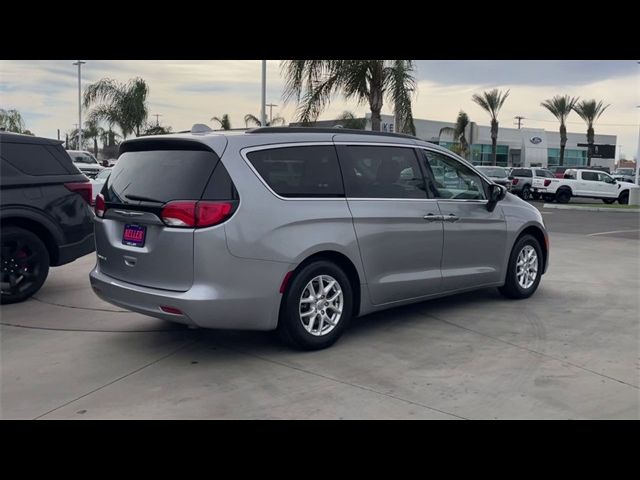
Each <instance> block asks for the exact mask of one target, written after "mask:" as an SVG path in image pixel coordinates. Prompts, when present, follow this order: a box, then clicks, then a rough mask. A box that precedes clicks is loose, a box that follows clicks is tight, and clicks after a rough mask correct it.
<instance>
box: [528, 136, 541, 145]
mask: <svg viewBox="0 0 640 480" xmlns="http://www.w3.org/2000/svg"><path fill="white" fill-rule="evenodd" d="M529 141H530V142H531V143H533V144H534V145H537V144H539V143H542V139H541V138H540V137H531V138H530V139H529Z"/></svg>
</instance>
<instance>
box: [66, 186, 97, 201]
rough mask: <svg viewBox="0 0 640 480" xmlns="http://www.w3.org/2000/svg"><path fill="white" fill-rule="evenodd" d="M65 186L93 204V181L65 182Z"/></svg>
mask: <svg viewBox="0 0 640 480" xmlns="http://www.w3.org/2000/svg"><path fill="white" fill-rule="evenodd" d="M64 186H65V188H66V189H67V190H69V191H70V192H73V193H77V194H78V195H80V196H81V197H82V199H83V200H84V201H85V202H87V204H89V205H91V197H92V193H93V189H92V188H91V182H89V181H86V182H68V183H65V184H64Z"/></svg>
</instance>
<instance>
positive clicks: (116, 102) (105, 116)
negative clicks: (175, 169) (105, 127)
mask: <svg viewBox="0 0 640 480" xmlns="http://www.w3.org/2000/svg"><path fill="white" fill-rule="evenodd" d="M148 95H149V87H148V85H147V84H146V82H145V81H144V80H143V79H142V78H139V77H136V78H134V79H131V80H129V81H128V82H127V83H120V82H117V81H116V80H112V79H110V78H103V79H101V80H99V81H97V82H96V83H93V84H91V85H89V86H88V87H87V88H86V89H85V91H84V106H85V107H89V106H91V105H94V107H93V109H92V110H91V111H90V112H89V117H88V118H89V120H104V121H106V122H107V123H108V124H109V125H117V126H118V127H119V128H120V131H121V132H122V136H123V137H124V138H127V136H128V135H130V134H132V133H134V132H135V134H136V135H137V136H139V135H140V130H141V129H142V128H144V127H145V124H146V121H147V116H148V115H149V108H148V105H147V96H148Z"/></svg>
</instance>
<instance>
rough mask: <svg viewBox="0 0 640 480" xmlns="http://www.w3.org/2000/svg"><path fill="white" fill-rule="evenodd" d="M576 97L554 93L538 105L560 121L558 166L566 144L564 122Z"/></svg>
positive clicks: (562, 162)
mask: <svg viewBox="0 0 640 480" xmlns="http://www.w3.org/2000/svg"><path fill="white" fill-rule="evenodd" d="M577 101H578V97H570V96H569V95H564V96H562V97H561V96H560V95H556V96H555V97H553V98H552V99H550V100H545V101H544V102H542V103H541V104H540V105H542V106H543V107H544V108H546V109H547V110H549V112H551V114H552V115H553V116H554V117H556V118H557V119H558V120H559V121H560V163H559V166H562V165H564V148H565V146H566V145H567V126H566V125H565V122H566V121H567V117H568V116H569V114H570V113H571V111H572V110H573V107H574V106H575V104H576V102H577Z"/></svg>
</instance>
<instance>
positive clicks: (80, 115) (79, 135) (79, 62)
mask: <svg viewBox="0 0 640 480" xmlns="http://www.w3.org/2000/svg"><path fill="white" fill-rule="evenodd" d="M85 63H87V62H83V61H82V60H78V61H77V62H75V63H74V65H77V66H78V150H81V149H82V100H81V97H82V77H81V71H82V65H83V64H85Z"/></svg>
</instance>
